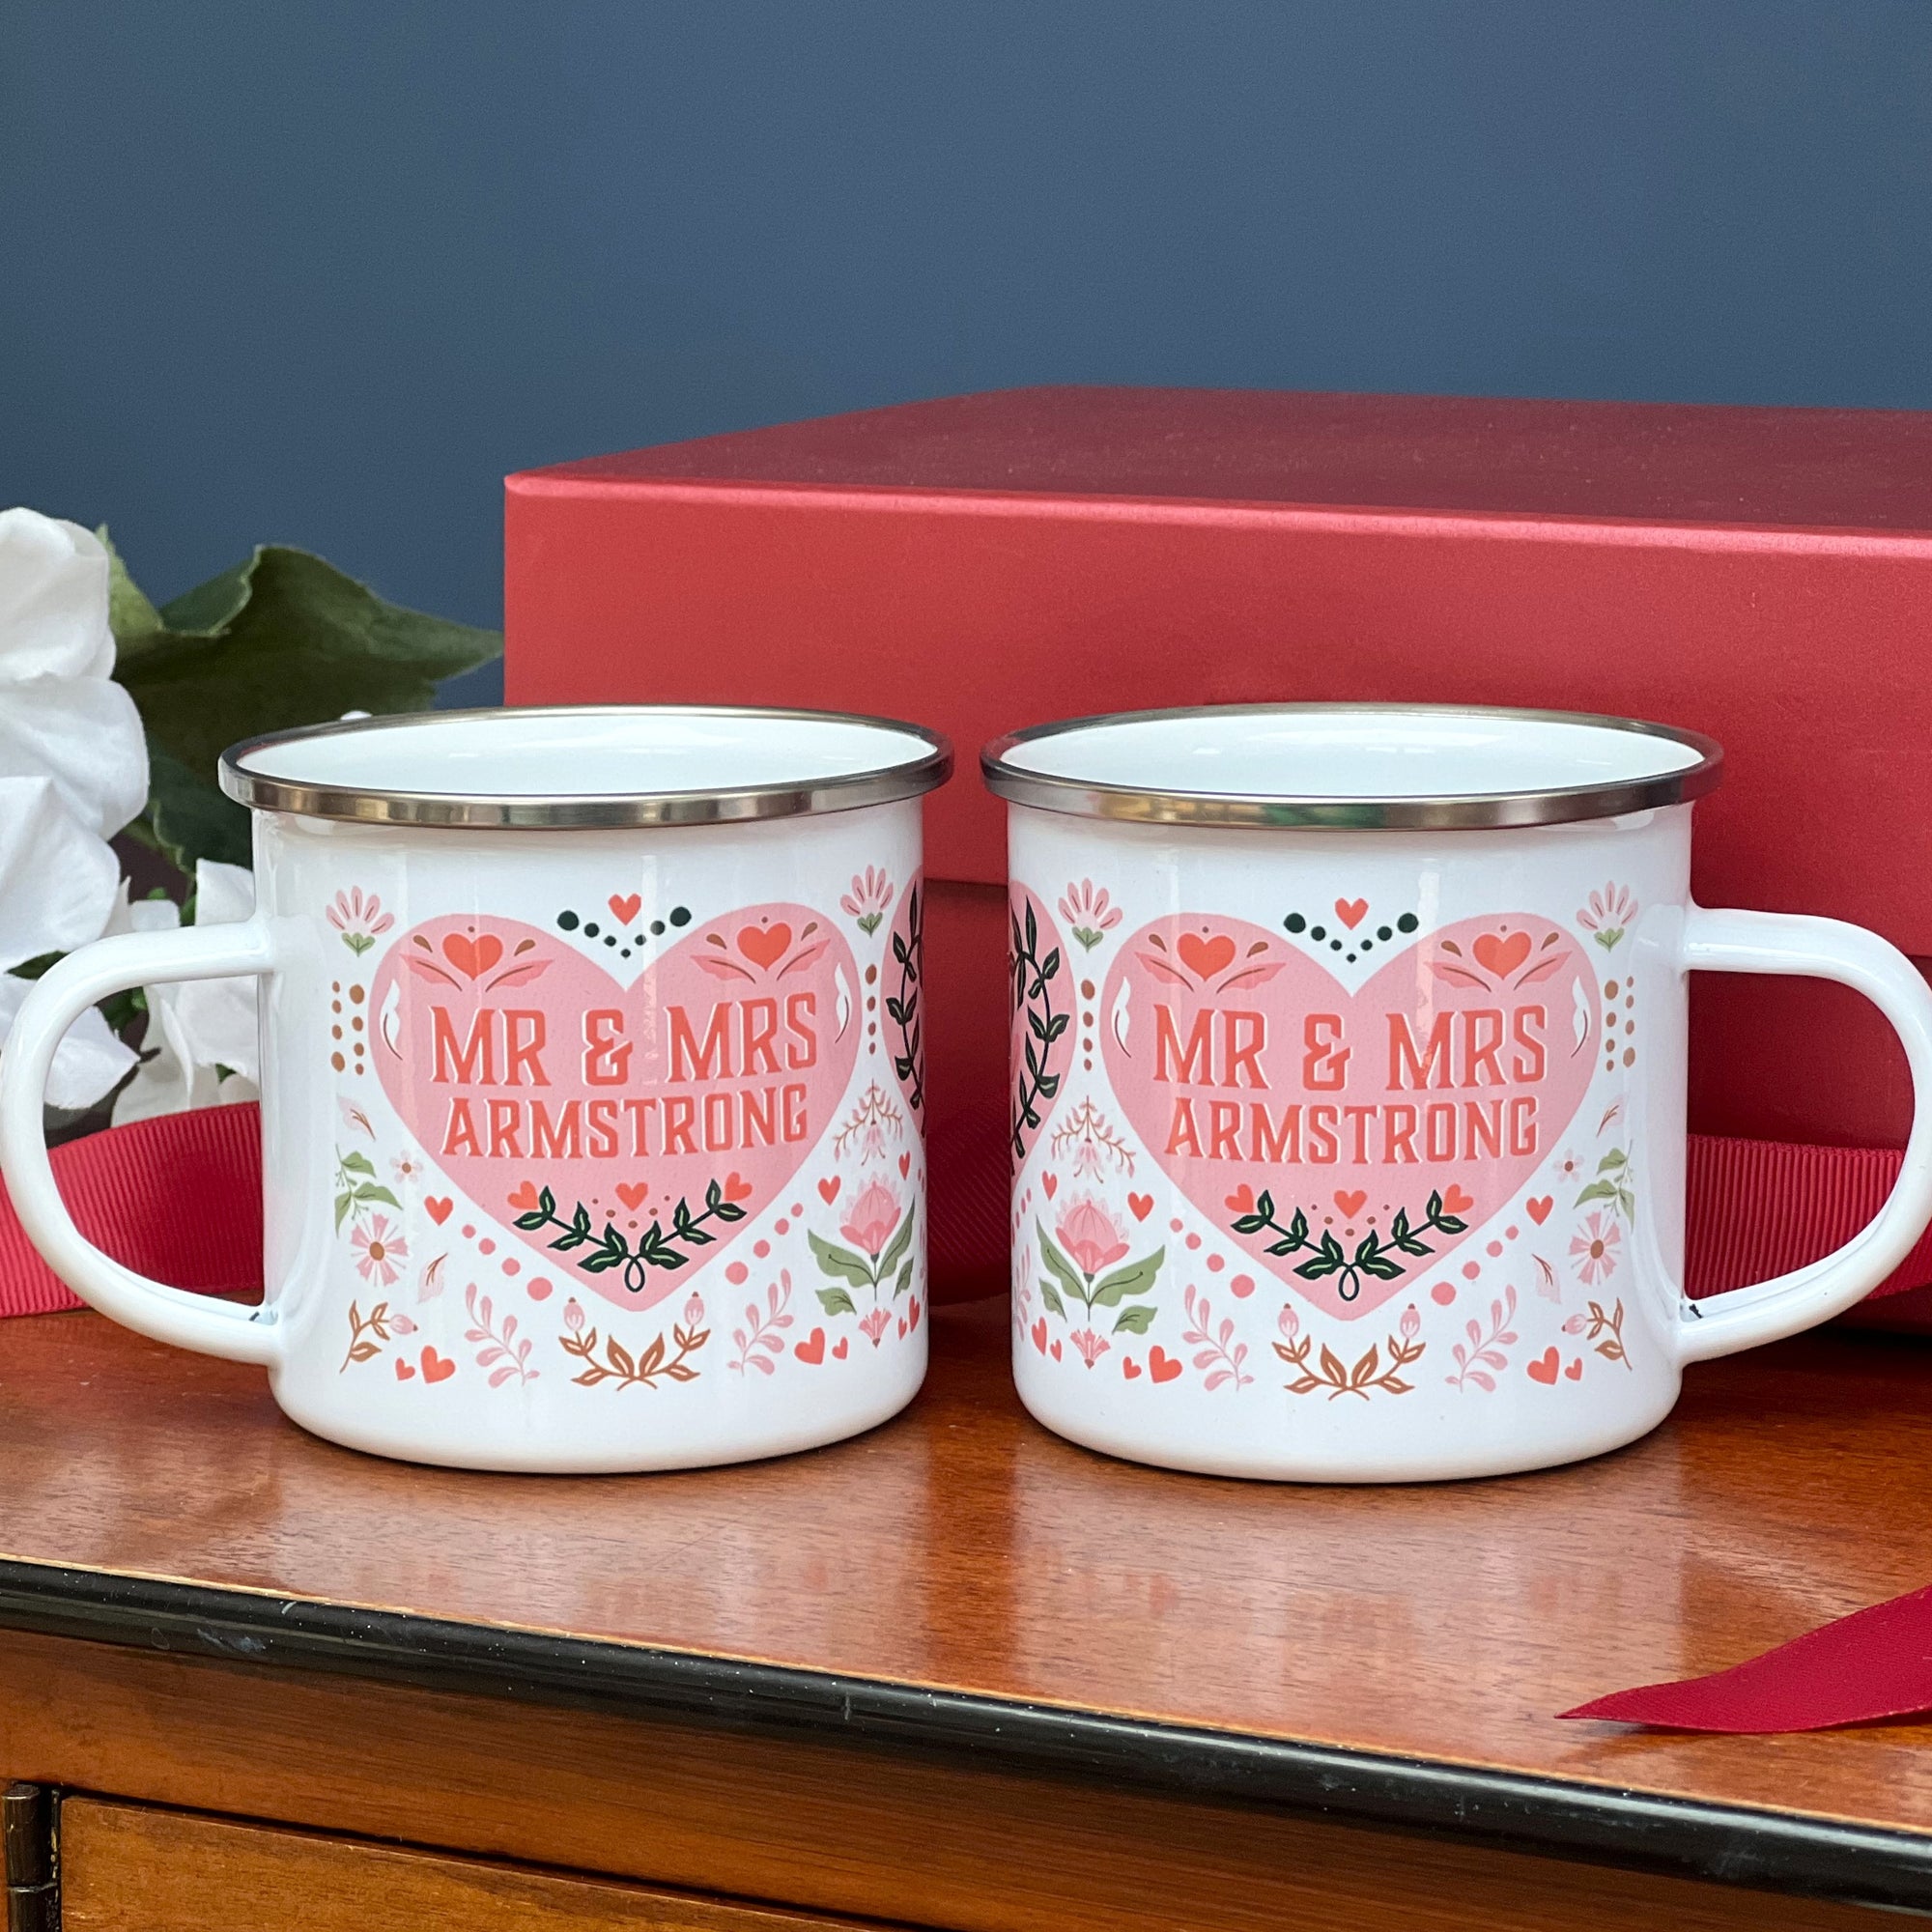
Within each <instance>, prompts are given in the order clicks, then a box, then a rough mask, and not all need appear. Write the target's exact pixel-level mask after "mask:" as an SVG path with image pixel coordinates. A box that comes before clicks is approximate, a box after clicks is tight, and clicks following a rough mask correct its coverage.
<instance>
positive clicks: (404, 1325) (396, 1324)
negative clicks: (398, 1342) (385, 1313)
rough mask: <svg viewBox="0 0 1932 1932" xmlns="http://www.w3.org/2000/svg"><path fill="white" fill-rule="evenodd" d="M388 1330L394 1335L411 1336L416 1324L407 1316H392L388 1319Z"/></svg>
mask: <svg viewBox="0 0 1932 1932" xmlns="http://www.w3.org/2000/svg"><path fill="white" fill-rule="evenodd" d="M389 1330H390V1333H392V1334H396V1335H413V1334H414V1333H415V1332H416V1324H415V1323H414V1322H413V1321H411V1320H410V1318H409V1317H408V1316H407V1315H392V1316H390V1317H389Z"/></svg>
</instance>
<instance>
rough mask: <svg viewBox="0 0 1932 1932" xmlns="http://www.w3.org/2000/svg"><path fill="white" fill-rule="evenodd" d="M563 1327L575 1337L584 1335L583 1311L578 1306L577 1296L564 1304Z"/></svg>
mask: <svg viewBox="0 0 1932 1932" xmlns="http://www.w3.org/2000/svg"><path fill="white" fill-rule="evenodd" d="M563 1325H564V1326H565V1327H566V1328H568V1329H569V1330H570V1332H571V1333H572V1334H573V1335H578V1334H582V1331H583V1310H582V1308H581V1307H580V1306H579V1305H578V1301H577V1297H576V1296H575V1295H573V1296H572V1297H571V1298H570V1299H569V1300H568V1301H566V1302H565V1303H564V1304H563Z"/></svg>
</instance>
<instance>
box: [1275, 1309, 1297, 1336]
mask: <svg viewBox="0 0 1932 1932" xmlns="http://www.w3.org/2000/svg"><path fill="white" fill-rule="evenodd" d="M1275 1326H1276V1327H1278V1328H1279V1329H1280V1330H1281V1333H1282V1339H1283V1340H1284V1341H1286V1342H1293V1340H1294V1338H1295V1337H1296V1336H1297V1335H1299V1334H1300V1333H1301V1317H1300V1316H1298V1315H1297V1314H1296V1313H1295V1312H1294V1303H1293V1302H1292V1301H1284V1302H1283V1303H1282V1304H1281V1320H1280V1321H1278V1322H1276V1323H1275Z"/></svg>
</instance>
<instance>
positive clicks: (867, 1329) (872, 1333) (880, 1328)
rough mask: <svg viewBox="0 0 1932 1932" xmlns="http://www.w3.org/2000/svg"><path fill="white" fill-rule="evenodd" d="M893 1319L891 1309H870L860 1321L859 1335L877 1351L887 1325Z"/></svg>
mask: <svg viewBox="0 0 1932 1932" xmlns="http://www.w3.org/2000/svg"><path fill="white" fill-rule="evenodd" d="M892 1319H893V1311H892V1310H891V1309H890V1308H884V1307H881V1308H868V1309H867V1311H866V1313H865V1315H864V1316H863V1317H862V1318H861V1320H860V1322H859V1333H860V1334H862V1335H863V1336H865V1338H866V1340H867V1341H868V1342H869V1343H871V1345H872V1347H873V1348H875V1349H876V1348H877V1347H878V1346H879V1337H880V1336H881V1335H883V1334H884V1333H885V1332H886V1324H887V1323H888V1322H889V1321H891V1320H892Z"/></svg>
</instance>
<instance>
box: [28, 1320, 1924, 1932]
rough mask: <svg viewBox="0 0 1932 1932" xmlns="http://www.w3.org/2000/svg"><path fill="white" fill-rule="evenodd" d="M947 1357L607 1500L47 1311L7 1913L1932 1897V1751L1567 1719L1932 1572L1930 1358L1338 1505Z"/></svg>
mask: <svg viewBox="0 0 1932 1932" xmlns="http://www.w3.org/2000/svg"><path fill="white" fill-rule="evenodd" d="M933 1340H934V1357H935V1358H934V1366H933V1373H932V1377H931V1379H930V1381H929V1383H928V1385H927V1388H926V1390H925V1392H924V1393H923V1395H922V1397H921V1398H920V1400H919V1402H918V1403H917V1404H915V1406H913V1408H912V1409H911V1410H910V1411H909V1412H908V1413H907V1414H906V1415H904V1416H902V1417H901V1418H899V1419H898V1420H897V1421H895V1422H894V1423H892V1424H890V1425H888V1426H887V1427H885V1428H883V1429H880V1430H878V1431H876V1432H874V1433H873V1434H872V1435H867V1436H865V1437H862V1438H860V1439H859V1440H857V1441H853V1442H848V1443H844V1444H840V1445H838V1447H835V1448H832V1449H827V1450H821V1451H818V1452H815V1453H813V1454H810V1455H806V1456H799V1457H794V1458H791V1459H788V1460H785V1461H781V1462H775V1463H761V1464H755V1465H750V1466H745V1467H740V1468H735V1469H724V1470H715V1471H700V1472H694V1473H689V1474H681V1475H669V1476H640V1477H602V1478H579V1479H569V1478H540V1477H514V1476H479V1475H471V1474H464V1473H460V1472H454V1471H447V1470H437V1469H422V1468H412V1467H409V1466H406V1465H404V1464H400V1463H384V1462H380V1461H377V1460H374V1459H371V1458H367V1457H363V1456H358V1455H355V1454H354V1453H352V1452H350V1451H347V1450H342V1449H337V1448H334V1447H332V1446H330V1445H328V1444H327V1443H324V1442H320V1441H317V1440H315V1439H313V1438H312V1437H309V1436H307V1435H303V1434H302V1433H301V1432H300V1431H299V1430H298V1429H297V1428H295V1427H294V1426H293V1425H291V1424H289V1423H287V1422H285V1421H284V1420H283V1419H282V1418H281V1417H280V1415H279V1414H278V1412H277V1411H276V1410H275V1408H274V1406H273V1405H272V1403H271V1401H270V1396H269V1392H268V1388H267V1384H266V1381H265V1380H264V1378H263V1377H262V1376H261V1375H260V1373H259V1372H256V1371H252V1370H247V1369H241V1368H237V1367H233V1366H230V1365H228V1364H224V1363H219V1362H213V1361H209V1360H206V1359H203V1358H200V1357H194V1356H188V1355H185V1354H180V1353H176V1352H173V1351H170V1350H164V1349H161V1348H159V1347H156V1346H155V1345H153V1344H150V1343H148V1342H145V1341H142V1340H140V1339H138V1338H136V1337H134V1336H131V1335H128V1334H127V1333H125V1332H123V1331H122V1330H119V1329H117V1328H114V1327H112V1326H111V1325H109V1324H108V1323H107V1322H105V1321H101V1320H100V1319H99V1318H98V1317H96V1316H93V1315H64V1316H48V1317H43V1318H38V1319H35V1320H28V1321H7V1322H0V1783H7V1782H9V1781H12V1782H13V1783H14V1786H15V1788H14V1791H13V1792H12V1793H10V1795H9V1797H8V1799H7V1801H6V1803H5V1805H4V1815H5V1818H6V1820H7V1825H8V1830H7V1849H8V1860H9V1880H10V1886H11V1887H12V1890H11V1893H10V1908H11V1914H12V1923H13V1924H14V1925H15V1926H19V1927H26V1926H32V1927H36V1928H39V1927H51V1926H54V1925H56V1924H59V1925H64V1926H66V1927H68V1928H70V1932H177V1928H180V1932H187V1928H189V1927H194V1928H197V1932H203V1929H204V1928H217V1929H218V1932H284V1928H288V1932H294V1928H296V1927H298V1926H299V1927H301V1928H303V1932H335V1928H338V1927H340V1928H343V1932H347V1928H350V1927H357V1928H361V1927H369V1926H377V1925H381V1926H384V1927H390V1926H397V1927H409V1928H415V1927H431V1926H436V1927H440V1926H449V1927H459V1926H460V1927H463V1928H466V1932H471V1929H472V1928H474V1929H475V1932H492V1929H493V1928H496V1927H498V1926H502V1927H506V1928H507V1927H510V1926H513V1925H514V1926H519V1927H523V1926H532V1925H542V1926H549V1925H555V1926H558V1927H574V1928H603V1927H620V1926H621V1927H645V1926H648V1927H653V1928H662V1932H795V1929H796V1928H804V1927H820V1928H825V1927H833V1926H851V1925H853V1924H855V1923H874V1924H876V1923H878V1922H880V1921H884V1922H886V1923H889V1924H899V1925H921V1926H932V1927H946V1928H956V1932H1020V1928H1043V1927H1053V1928H1056V1932H1141V1928H1154V1927H1173V1926H1185V1927H1190V1928H1194V1927H1200V1928H1223V1927H1226V1928H1231V1932H1232V1929H1233V1928H1240V1932H1261V1928H1264V1927H1265V1928H1269V1932H1282V1929H1283V1928H1302V1927H1307V1928H1321V1932H1339V1928H1342V1927H1350V1928H1354V1927H1361V1926H1381V1925H1402V1926H1405V1927H1408V1926H1415V1927H1424V1928H1431V1932H1434V1928H1449V1927H1461V1926H1467V1927H1474V1926H1482V1927H1486V1928H1538V1932H1542V1928H1555V1927H1568V1926H1585V1927H1590V1928H1592V1929H1593V1932H1620V1928H1633V1932H1634V1928H1639V1927H1641V1928H1652V1927H1656V1926H1660V1925H1665V1924H1667V1925H1669V1926H1671V1927H1672V1928H1676V1929H1677V1932H1704V1928H1718V1927H1746V1926H1749V1927H1753V1928H1756V1927H1763V1926H1765V1925H1768V1924H1776V1925H1777V1926H1780V1927H1797V1928H1807V1929H1808V1928H1826V1927H1853V1926H1861V1927H1862V1926H1870V1927H1873V1928H1874V1932H1876V1927H1877V1926H1879V1925H1880V1924H1882V1923H1886V1922H1891V1921H1889V1920H1887V1919H1883V1918H1880V1917H1879V1916H1878V1914H1877V1913H1875V1912H1874V1911H1873V1910H1871V1909H1870V1908H1873V1907H1887V1906H1889V1907H1893V1908H1898V1907H1904V1908H1907V1909H1909V1910H1910V1909H1916V1910H1918V1911H1921V1912H1932V1751H1928V1749H1927V1746H1928V1744H1932V1727H1927V1726H1922V1725H1916V1724H1888V1725H1877V1726H1869V1727H1862V1728H1858V1729H1852V1730H1846V1731H1840V1732H1830V1733H1820V1734H1816V1735H1811V1736H1799V1737H1776V1738H1699V1737H1684V1736H1676V1735H1665V1734H1650V1733H1641V1732H1631V1731H1627V1730H1624V1729H1622V1728H1620V1727H1617V1726H1612V1725H1588V1724H1565V1723H1559V1722H1557V1721H1556V1720H1555V1719H1554V1718H1553V1716H1552V1713H1554V1712H1556V1711H1559V1710H1562V1709H1564V1708H1566V1707H1567V1706H1569V1705H1571V1704H1574V1703H1577V1702H1578V1701H1580V1700H1581V1699H1583V1698H1585V1697H1587V1696H1589V1695H1591V1694H1593V1693H1596V1692H1599V1691H1603V1690H1611V1689H1615V1688H1618V1687H1620V1686H1623V1685H1626V1684H1632V1683H1638V1682H1643V1681H1647V1680H1651V1679H1655V1678H1659V1677H1667V1676H1676V1675H1682V1674H1685V1673H1687V1672H1690V1671H1695V1670H1702V1669H1709V1668H1713V1667H1716V1666H1718V1665H1719V1664H1723V1663H1727V1662H1734V1661H1735V1660H1737V1659H1738V1658H1740V1657H1743V1656H1745V1655H1747V1654H1749V1653H1750V1652H1752V1651H1754V1650H1757V1649H1759V1648H1762V1647H1763V1646H1765V1645H1767V1644H1770V1643H1773V1642H1776V1641H1777V1640H1779V1639H1781V1638H1783V1637H1786V1636H1789V1635H1792V1634H1795V1633H1797V1632H1798V1631H1800V1630H1803V1629H1805V1628H1808V1627H1809V1626H1811V1625H1812V1624H1815V1623H1817V1622H1819V1621H1820V1620H1822V1619H1824V1618H1826V1617H1830V1616H1833V1615H1835V1614H1838V1613H1841V1612H1843V1611H1846V1610H1850V1609H1853V1608H1856V1607H1858V1606H1859V1605H1862V1604H1866V1603H1870V1602H1872V1601H1874V1600H1876V1599H1878V1598H1881V1597H1886V1596H1889V1595H1892V1594H1895V1593H1896V1592H1898V1591H1901V1590H1905V1589H1909V1588H1913V1587H1915V1586H1918V1585H1920V1584H1922V1583H1924V1582H1925V1581H1926V1580H1927V1579H1928V1577H1932V1510H1928V1507H1927V1504H1926V1500H1925V1491H1926V1476H1925V1471H1926V1470H1927V1468H1928V1467H1932V1401H1928V1399H1927V1398H1928V1395H1932V1351H1928V1350H1924V1349H1923V1348H1921V1347H1919V1346H1918V1345H1913V1344H1903V1345H1901V1344H1900V1343H1898V1342H1896V1341H1892V1340H1888V1339H1884V1338H1871V1337H1864V1338H1861V1337H1856V1336H1847V1335H1840V1334H1827V1335H1819V1336H1812V1337H1808V1338H1805V1339H1804V1340H1801V1341H1799V1342H1795V1343H1790V1344H1786V1345H1783V1346H1781V1347H1779V1348H1777V1349H1773V1350H1761V1351H1759V1352H1758V1353H1756V1354H1754V1355H1749V1356H1745V1357H1741V1358H1738V1359H1735V1360H1733V1361H1729V1362H1723V1363H1717V1364H1712V1365H1710V1366H1708V1367H1704V1368H1700V1369H1697V1370H1694V1371H1692V1374H1691V1378H1690V1382H1689V1385H1688V1388H1687V1393H1686V1397H1685V1401H1684V1403H1683V1406H1682V1407H1681V1409H1680V1411H1679V1413H1678V1415H1677V1416H1676V1417H1675V1418H1673V1420H1672V1421H1671V1422H1670V1423H1669V1424H1667V1425H1666V1426H1665V1427H1664V1428H1663V1429H1662V1430H1661V1431H1660V1432H1659V1433H1658V1434H1657V1435H1653V1436H1652V1437H1650V1438H1649V1439H1648V1440H1647V1441H1645V1442H1643V1443H1640V1444H1638V1445H1636V1446H1635V1447H1634V1448H1632V1449H1629V1450H1626V1451H1624V1452H1622V1453H1620V1454H1618V1455H1615V1456H1610V1457H1606V1458H1604V1459H1603V1460H1601V1461H1599V1462H1596V1463H1586V1464H1582V1465H1579V1466H1577V1467H1574V1468H1570V1469H1564V1470H1557V1471H1553V1472H1549V1473H1547V1474H1543V1475H1538V1476H1530V1477H1521V1478H1513V1479H1509V1480H1502V1481H1492V1482H1484V1483H1467V1484H1458V1485H1452V1486H1445V1487H1440V1488H1421V1487H1416V1488H1404V1489H1386V1490H1323V1489H1300V1488H1270V1487H1260V1486H1253V1485H1245V1484H1240V1483H1234V1482H1222V1481H1214V1480H1207V1479H1201V1478H1195V1477H1183V1476H1175V1475H1169V1474H1165V1473H1162V1472H1158V1471H1154V1470H1148V1469H1140V1468H1135V1467H1132V1466H1129V1465H1127V1464H1123V1463H1113V1462H1109V1461H1106V1460H1104V1459H1102V1458H1100V1457H1096V1456H1093V1455H1090V1454H1088V1453H1086V1452H1085V1451H1083V1450H1080V1449H1076V1448H1074V1447H1072V1446H1070V1445H1069V1444H1066V1443H1065V1442H1062V1441H1059V1440H1058V1439H1056V1438H1055V1437H1053V1436H1051V1435H1047V1434H1045V1433H1044V1432H1043V1431H1041V1430H1039V1429H1037V1427H1035V1426H1034V1425H1033V1424H1032V1423H1031V1422H1029V1421H1028V1419H1027V1418H1026V1417H1025V1415H1024V1414H1023V1413H1022V1412H1021V1410H1020V1409H1019V1407H1018V1405H1017V1403H1016V1402H1015V1400H1014V1398H1013V1395H1012V1392H1011V1388H1010V1385H1009V1380H1008V1376H1007V1369H1006V1350H1007V1347H1008V1332H1007V1326H1006V1315H1005V1312H1004V1307H1003V1306H1002V1305H998V1304H980V1305H979V1306H976V1307H969V1308H964V1309H956V1310H950V1311H949V1310H942V1311H940V1312H939V1313H938V1314H937V1315H936V1316H935V1318H934V1337H933ZM635 1393H636V1399H638V1400H640V1401H648V1400H650V1399H651V1398H650V1394H649V1392H648V1391H638V1392H635ZM1243 1399H1245V1392H1243Z"/></svg>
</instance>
